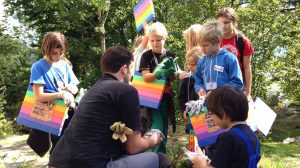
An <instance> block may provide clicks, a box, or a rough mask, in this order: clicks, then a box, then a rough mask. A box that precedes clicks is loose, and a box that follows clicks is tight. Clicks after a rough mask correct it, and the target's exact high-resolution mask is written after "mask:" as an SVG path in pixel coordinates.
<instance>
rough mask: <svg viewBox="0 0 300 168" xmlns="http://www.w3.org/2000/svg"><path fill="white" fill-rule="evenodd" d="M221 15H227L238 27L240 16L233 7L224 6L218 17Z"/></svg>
mask: <svg viewBox="0 0 300 168" xmlns="http://www.w3.org/2000/svg"><path fill="white" fill-rule="evenodd" d="M219 17H225V18H227V19H230V20H231V21H232V22H233V25H234V26H235V27H237V21H238V16H237V14H236V13H235V11H234V9H233V8H228V7H223V8H222V9H220V11H219V12H218V13H217V15H216V19H218V18H219Z"/></svg>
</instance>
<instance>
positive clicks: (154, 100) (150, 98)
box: [132, 72, 166, 109]
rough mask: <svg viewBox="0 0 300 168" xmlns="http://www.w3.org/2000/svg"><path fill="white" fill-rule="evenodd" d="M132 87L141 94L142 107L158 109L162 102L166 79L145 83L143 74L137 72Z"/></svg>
mask: <svg viewBox="0 0 300 168" xmlns="http://www.w3.org/2000/svg"><path fill="white" fill-rule="evenodd" d="M132 86H134V87H135V88H136V90H137V91H138V94H139V100H140V105H142V106H146V107H150V108H154V109H158V108H159V105H160V102H161V100H162V97H163V94H164V90H165V86H166V78H162V79H159V80H157V79H156V80H154V81H153V82H151V83H150V82H145V81H144V79H143V77H142V76H141V73H139V72H136V73H135V75H134V76H133V79H132Z"/></svg>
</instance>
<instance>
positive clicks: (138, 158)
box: [106, 152, 159, 168]
mask: <svg viewBox="0 0 300 168" xmlns="http://www.w3.org/2000/svg"><path fill="white" fill-rule="evenodd" d="M106 167H107V168H123V167H124V168H127V167H130V168H141V167H142V168H158V167H159V159H158V155H157V154H156V153H154V152H144V153H138V154H135V155H125V156H122V157H120V158H118V159H116V160H112V161H109V162H108V163H107V164H106Z"/></svg>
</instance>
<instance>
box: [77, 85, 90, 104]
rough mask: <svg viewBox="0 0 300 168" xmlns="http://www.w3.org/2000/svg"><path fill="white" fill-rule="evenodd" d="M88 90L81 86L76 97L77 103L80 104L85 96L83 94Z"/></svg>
mask: <svg viewBox="0 0 300 168" xmlns="http://www.w3.org/2000/svg"><path fill="white" fill-rule="evenodd" d="M86 91H87V89H84V88H80V90H79V92H78V94H77V96H76V97H75V102H76V103H77V104H79V102H80V100H81V98H82V97H83V95H84V94H85V92H86Z"/></svg>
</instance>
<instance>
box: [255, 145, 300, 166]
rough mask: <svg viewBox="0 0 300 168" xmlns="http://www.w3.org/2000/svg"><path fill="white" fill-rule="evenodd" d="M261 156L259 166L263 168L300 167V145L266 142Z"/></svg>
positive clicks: (262, 147) (262, 146)
mask: <svg viewBox="0 0 300 168" xmlns="http://www.w3.org/2000/svg"><path fill="white" fill-rule="evenodd" d="M261 154H262V158H261V161H260V162H259V165H260V166H261V167H263V168H289V167H300V144H282V143H275V142H270V143H267V142H265V143H262V144H261Z"/></svg>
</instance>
